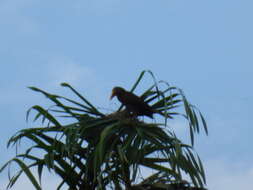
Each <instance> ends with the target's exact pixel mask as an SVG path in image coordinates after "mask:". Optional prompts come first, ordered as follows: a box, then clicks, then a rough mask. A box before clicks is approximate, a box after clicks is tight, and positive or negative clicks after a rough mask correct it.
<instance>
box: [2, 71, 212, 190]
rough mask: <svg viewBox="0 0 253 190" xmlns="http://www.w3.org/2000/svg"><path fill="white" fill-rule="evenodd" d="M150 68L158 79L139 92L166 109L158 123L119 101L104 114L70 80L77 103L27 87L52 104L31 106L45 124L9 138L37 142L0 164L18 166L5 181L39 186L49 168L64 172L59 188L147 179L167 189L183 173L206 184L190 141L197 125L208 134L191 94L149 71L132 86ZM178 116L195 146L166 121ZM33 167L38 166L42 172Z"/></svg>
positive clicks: (140, 184) (136, 183)
mask: <svg viewBox="0 0 253 190" xmlns="http://www.w3.org/2000/svg"><path fill="white" fill-rule="evenodd" d="M146 72H147V73H149V74H151V75H152V77H153V79H154V84H153V85H152V86H151V87H150V88H148V89H147V90H146V91H145V92H144V93H143V94H142V95H141V97H142V98H143V99H144V100H145V101H146V102H147V103H149V105H151V106H152V108H154V109H156V110H160V111H163V112H164V116H163V119H164V122H163V123H160V124H159V123H146V122H144V121H141V120H139V119H138V118H132V117H129V116H128V114H127V113H126V111H125V110H123V109H122V106H121V107H120V109H119V110H118V111H116V112H114V113H111V114H109V115H106V114H104V113H102V112H100V111H99V110H98V109H97V108H96V107H95V106H94V105H93V104H91V103H90V102H89V101H88V100H87V99H86V98H85V97H83V96H82V95H81V94H80V93H79V92H77V91H76V90H75V89H74V88H73V87H72V86H70V85H69V84H67V83H63V84H62V86H63V87H66V88H68V89H70V90H71V91H72V92H73V93H74V94H75V95H76V96H77V97H78V98H79V99H80V101H79V102H78V101H75V100H72V99H69V98H66V97H63V96H59V95H55V94H51V93H48V92H46V91H43V90H41V89H39V88H36V87H30V89H31V90H33V91H36V92H39V93H42V94H44V95H45V96H46V97H47V98H49V100H50V101H52V102H53V103H54V106H52V107H50V108H49V109H45V108H43V107H41V106H39V105H35V106H33V107H32V108H31V109H29V110H28V112H27V118H28V117H29V115H30V112H31V111H35V112H36V115H35V117H34V121H36V120H38V119H41V121H42V125H43V126H42V127H37V128H28V129H23V130H21V131H19V132H17V133H16V134H15V135H14V136H12V137H11V138H10V140H9V141H8V147H9V146H11V145H15V146H17V147H18V146H19V143H20V141H21V140H23V139H28V140H29V141H31V142H32V144H33V145H31V146H30V147H28V148H27V149H26V151H25V152H24V153H22V154H17V155H16V156H15V157H14V158H13V159H11V160H9V161H8V162H7V163H6V164H5V165H4V166H3V167H2V168H1V170H0V172H1V171H3V170H4V169H5V168H7V166H9V165H10V164H11V163H16V164H17V165H18V166H19V168H20V170H18V171H17V172H16V173H15V174H13V175H12V176H11V177H10V181H9V184H8V186H7V188H11V187H12V186H13V185H14V184H15V182H16V180H17V179H18V178H19V177H20V175H21V174H22V173H25V174H26V176H27V177H28V178H29V180H30V181H31V183H32V184H33V185H34V187H35V188H36V189H37V190H39V189H42V187H41V180H42V179H41V178H42V173H43V171H44V169H45V168H47V169H48V170H49V171H53V172H54V173H56V174H57V175H58V176H60V178H61V179H62V182H61V183H60V184H58V187H57V189H61V187H62V186H63V185H64V184H65V185H67V186H68V187H69V188H70V189H72V190H76V189H80V190H81V189H91V190H92V189H108V188H109V189H110V188H111V189H117V190H120V189H136V190H137V189H145V187H148V186H149V187H153V189H155V188H160V189H162V188H164V189H169V188H168V187H171V188H172V185H173V184H182V182H183V179H182V174H183V173H185V174H186V175H188V176H189V177H190V179H191V182H192V184H193V186H195V187H200V188H202V187H203V186H204V185H205V183H206V179H205V173H204V169H203V166H202V163H201V160H200V158H199V157H198V155H197V154H196V153H195V152H194V150H193V144H194V134H196V133H199V132H200V127H201V125H202V126H203V128H204V131H205V132H206V134H207V133H208V131H207V126H206V122H205V120H204V117H203V116H202V114H201V113H200V111H199V110H198V109H196V107H194V106H193V105H191V104H190V103H189V102H188V101H187V99H186V97H185V95H184V94H183V91H182V90H180V89H178V88H176V87H172V86H170V85H169V84H168V83H166V82H164V81H159V82H156V80H155V78H154V76H153V74H152V73H151V72H150V71H143V72H142V73H141V74H140V76H139V78H138V79H137V81H136V83H135V84H134V85H133V88H132V89H131V91H134V90H135V89H136V87H137V86H138V85H139V83H140V81H141V80H142V79H143V76H144V74H145V73H146ZM161 84H165V85H163V86H166V87H165V89H160V85H161ZM66 102H67V103H66ZM177 107H183V108H184V111H185V112H184V113H179V112H176V110H177V109H176V108H177ZM59 113H60V114H62V116H63V117H70V118H72V119H75V121H74V122H73V123H71V124H67V125H63V124H62V123H61V122H59V120H58V118H57V117H56V116H55V115H57V114H59ZM179 115H181V116H183V117H184V118H185V119H186V120H187V121H188V123H189V131H190V138H191V145H187V144H184V143H183V142H181V141H180V140H179V139H178V138H177V137H176V135H175V133H174V132H173V131H172V129H171V128H168V127H167V122H169V120H170V119H173V118H175V117H176V116H179ZM38 152H39V154H38ZM142 167H146V168H150V169H153V170H154V171H155V173H154V174H152V175H151V176H149V177H147V178H145V179H142V178H141V177H140V175H141V168H142ZM32 168H36V169H37V174H38V179H37V178H36V177H35V176H34V174H33V172H32V171H31V169H32ZM33 171H34V170H33ZM185 184H188V183H185ZM188 185H189V184H188Z"/></svg>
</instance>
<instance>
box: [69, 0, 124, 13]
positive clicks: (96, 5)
mask: <svg viewBox="0 0 253 190" xmlns="http://www.w3.org/2000/svg"><path fill="white" fill-rule="evenodd" d="M121 3H122V1H121V0H87V1H82V0H78V1H75V2H74V9H75V12H76V13H77V14H83V13H84V12H89V13H93V14H96V15H106V14H112V13H113V12H117V11H119V10H120V6H121ZM84 10H85V11H84Z"/></svg>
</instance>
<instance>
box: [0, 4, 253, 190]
mask: <svg viewBox="0 0 253 190" xmlns="http://www.w3.org/2000/svg"><path fill="white" fill-rule="evenodd" d="M252 8H253V3H252V1H250V0H158V1H152V0H128V1H123V0H85V1H81V0H76V1H67V0H61V1H57V0H56V1H45V0H44V1H40V0H0V26H1V30H0V42H1V43H0V64H1V71H0V73H1V75H0V88H1V94H0V105H1V106H0V113H1V118H0V122H1V125H2V126H1V129H2V130H1V138H0V146H1V150H2V151H3V152H6V154H3V153H2V154H1V158H0V164H2V163H4V162H5V161H6V160H7V159H9V158H11V156H12V155H13V151H12V150H7V149H6V141H7V139H8V138H9V137H10V136H11V135H13V134H14V133H15V132H16V131H17V130H19V129H21V128H24V127H28V126H31V123H30V124H27V123H26V122H25V112H26V110H27V109H28V108H29V107H31V106H32V105H34V104H47V101H46V100H45V99H44V97H43V96H40V95H38V94H36V93H34V92H32V91H30V90H28V89H27V88H26V87H27V86H31V85H33V86H37V87H40V88H43V89H45V90H48V91H52V92H54V93H62V94H67V95H68V92H67V91H66V90H65V89H62V88H61V87H59V84H60V83H61V82H69V83H70V84H72V85H73V86H74V87H76V88H77V89H78V90H79V91H80V92H83V94H84V95H85V96H86V97H87V98H89V99H90V100H91V101H93V102H94V103H95V104H96V105H98V106H99V107H103V108H108V109H113V108H115V107H116V106H117V102H116V101H115V102H114V103H112V102H109V100H108V97H109V94H110V91H111V89H112V87H113V86H116V85H119V86H123V87H125V88H129V87H130V86H131V85H132V84H133V82H134V81H135V80H136V77H137V76H138V74H139V73H140V72H141V71H142V70H144V69H150V70H152V71H153V72H154V74H155V75H156V77H157V78H158V79H163V80H166V81H168V82H169V83H171V84H173V85H175V86H178V87H180V88H182V89H183V90H184V91H185V93H186V95H187V97H188V99H189V100H190V101H191V102H192V103H193V104H195V105H197V106H198V107H199V108H200V109H201V111H202V112H203V113H204V115H205V116H206V119H207V122H208V125H209V131H210V135H209V136H208V137H205V136H202V135H201V136H199V138H198V139H197V141H196V142H197V144H196V150H197V151H198V153H199V155H200V156H201V158H202V160H203V162H204V164H205V168H206V173H207V180H208V181H207V182H208V187H209V189H210V190H223V189H230V190H237V189H250V188H251V187H252V182H251V181H252V180H251V179H252V177H253V163H252V157H253V149H252V147H251V145H252V143H251V142H252V140H251V134H252V132H253V128H252V126H251V125H252V122H253V117H252V107H253V100H252V97H253V89H252V79H253V65H252V61H253V54H252V52H253V35H252V34H253V25H252V18H253V12H252ZM149 81H151V80H150V77H148V76H147V82H149ZM115 104H116V106H115ZM172 124H173V125H175V126H178V128H180V130H178V129H177V130H178V132H179V133H181V134H184V133H187V131H186V130H184V129H181V128H182V126H181V123H180V122H177V121H173V122H172ZM172 124H171V125H172ZM46 178H48V177H46ZM50 179H51V181H50ZM6 180H7V178H6V176H3V175H0V182H1V183H0V189H1V188H4V187H5V186H4V184H3V183H4V182H5V181H6ZM48 180H49V181H48V182H47V187H48V188H49V186H50V185H51V186H50V187H51V189H54V180H52V178H48ZM49 184H50V185H49ZM17 187H19V189H20V187H24V188H25V187H26V189H31V190H32V189H33V188H32V186H29V184H27V181H26V180H25V178H22V180H21V181H20V182H19V185H17V186H15V187H14V188H13V189H17ZM24 188H23V189H24ZM48 188H47V189H48Z"/></svg>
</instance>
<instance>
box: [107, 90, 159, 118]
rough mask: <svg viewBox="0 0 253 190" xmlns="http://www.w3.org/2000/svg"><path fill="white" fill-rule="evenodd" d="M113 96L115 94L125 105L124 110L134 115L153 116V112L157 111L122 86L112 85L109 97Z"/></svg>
mask: <svg viewBox="0 0 253 190" xmlns="http://www.w3.org/2000/svg"><path fill="white" fill-rule="evenodd" d="M114 96H117V98H118V100H119V101H120V102H121V103H122V104H123V105H124V106H126V110H127V111H128V112H130V113H132V114H133V115H134V116H141V115H146V116H148V117H150V118H153V114H154V113H158V111H155V110H153V108H152V107H151V106H149V105H148V104H147V103H146V102H144V100H143V99H142V98H140V97H138V96H136V95H135V94H133V93H132V92H129V91H126V90H125V89H124V88H121V87H114V88H113V89H112V95H111V97H110V99H112V98H113V97H114Z"/></svg>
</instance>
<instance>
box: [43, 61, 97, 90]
mask: <svg viewBox="0 0 253 190" xmlns="http://www.w3.org/2000/svg"><path fill="white" fill-rule="evenodd" d="M47 70H48V76H49V80H50V81H49V82H50V86H58V85H59V84H60V83H62V82H67V83H70V84H71V85H74V86H80V85H82V84H85V85H87V86H90V85H91V84H93V82H94V81H95V74H94V71H93V70H92V69H91V68H89V67H87V66H85V65H82V64H79V63H77V62H75V61H73V60H71V59H69V58H66V57H56V58H54V59H52V60H51V61H49V64H48V68H47Z"/></svg>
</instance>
